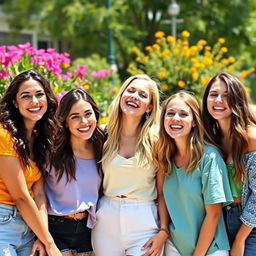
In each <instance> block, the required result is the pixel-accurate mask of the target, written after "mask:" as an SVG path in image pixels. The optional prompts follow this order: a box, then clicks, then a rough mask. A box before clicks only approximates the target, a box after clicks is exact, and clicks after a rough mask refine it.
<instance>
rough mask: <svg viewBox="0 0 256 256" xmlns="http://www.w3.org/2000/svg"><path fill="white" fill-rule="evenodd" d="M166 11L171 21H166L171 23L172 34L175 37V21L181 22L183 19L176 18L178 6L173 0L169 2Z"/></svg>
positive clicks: (178, 11)
mask: <svg viewBox="0 0 256 256" xmlns="http://www.w3.org/2000/svg"><path fill="white" fill-rule="evenodd" d="M167 12H168V14H169V15H170V16H171V21H170V22H168V23H171V24H172V36H173V37H175V38H176V30H177V28H176V25H177V23H181V22H183V19H177V16H178V15H179V13H180V6H179V5H178V4H177V3H176V1H175V0H173V1H172V3H171V4H169V6H168V9H167Z"/></svg>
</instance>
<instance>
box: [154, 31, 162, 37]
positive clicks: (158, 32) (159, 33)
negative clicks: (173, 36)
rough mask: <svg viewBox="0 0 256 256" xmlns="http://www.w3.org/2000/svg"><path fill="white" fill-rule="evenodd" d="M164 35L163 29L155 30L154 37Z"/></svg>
mask: <svg viewBox="0 0 256 256" xmlns="http://www.w3.org/2000/svg"><path fill="white" fill-rule="evenodd" d="M163 36H164V32H163V31H157V32H156V33H155V37H156V38H161V37H163Z"/></svg>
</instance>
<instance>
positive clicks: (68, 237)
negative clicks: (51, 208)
mask: <svg viewBox="0 0 256 256" xmlns="http://www.w3.org/2000/svg"><path fill="white" fill-rule="evenodd" d="M87 220H88V217H86V218H84V219H81V220H74V219H68V218H65V217H63V216H54V215H49V216H48V222H49V231H50V233H51V235H52V237H53V239H54V242H55V244H56V246H57V247H58V248H59V250H60V251H61V252H72V253H87V254H91V253H92V245H91V229H90V228H88V227H87Z"/></svg>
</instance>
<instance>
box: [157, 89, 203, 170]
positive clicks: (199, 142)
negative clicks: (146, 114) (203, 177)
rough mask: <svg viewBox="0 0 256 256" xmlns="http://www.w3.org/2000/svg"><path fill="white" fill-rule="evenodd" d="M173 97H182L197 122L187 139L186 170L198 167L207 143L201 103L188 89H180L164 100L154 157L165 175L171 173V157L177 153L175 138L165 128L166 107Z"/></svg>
mask: <svg viewBox="0 0 256 256" xmlns="http://www.w3.org/2000/svg"><path fill="white" fill-rule="evenodd" d="M173 99H180V100H182V101H183V102H184V103H185V104H187V105H188V106H189V108H190V109H191V111H192V113H193V120H194V122H195V127H193V128H192V129H191V131H190V134H189V136H188V140H187V146H188V148H187V152H188V156H189V161H188V164H187V166H185V170H186V171H188V172H189V171H192V170H194V169H195V168H196V167H197V165H198V164H199V162H200V160H201V157H202V154H203V151H204V144H205V143H204V134H205V130H204V127H203V124H202V119H201V111H200V107H199V103H198V101H197V100H196V98H195V97H194V96H193V95H191V94H190V93H189V92H186V91H179V92H177V93H175V94H173V95H171V96H170V97H169V98H168V99H166V100H165V101H164V102H163V105H162V112H161V117H160V132H159V139H158V141H157V143H156V150H155V152H156V154H155V157H154V163H155V165H156V166H157V168H158V170H160V171H163V172H164V173H165V175H170V174H171V170H172V165H171V158H173V157H174V155H175V153H176V152H177V147H176V144H175V141H174V139H173V138H171V137H170V136H169V135H168V133H167V132H166V131H165V128H164V120H165V114H166V109H167V106H168V104H169V102H170V101H171V100H173Z"/></svg>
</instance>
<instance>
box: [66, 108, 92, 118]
mask: <svg viewBox="0 0 256 256" xmlns="http://www.w3.org/2000/svg"><path fill="white" fill-rule="evenodd" d="M90 111H92V110H91V109H87V110H85V111H84V114H85V113H87V112H90ZM79 114H80V113H77V112H74V113H71V114H70V115H69V117H72V116H77V115H79Z"/></svg>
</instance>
